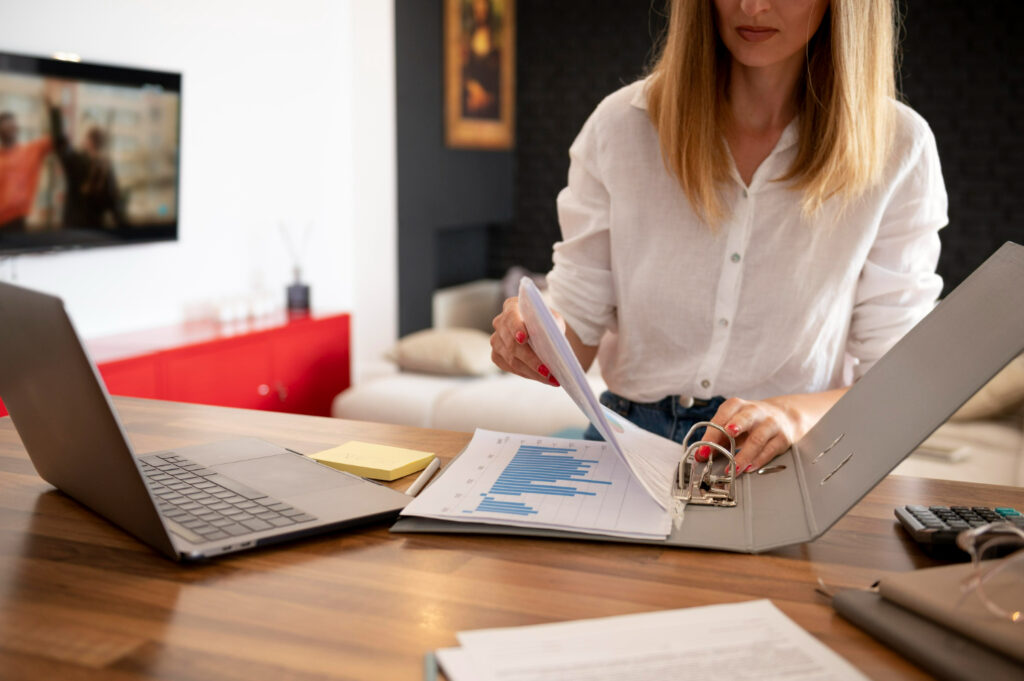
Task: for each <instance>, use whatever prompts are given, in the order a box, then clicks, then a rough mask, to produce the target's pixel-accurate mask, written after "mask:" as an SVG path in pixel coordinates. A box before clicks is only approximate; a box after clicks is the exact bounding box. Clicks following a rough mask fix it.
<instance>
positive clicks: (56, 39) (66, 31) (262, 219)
mask: <svg viewBox="0 0 1024 681" xmlns="http://www.w3.org/2000/svg"><path fill="white" fill-rule="evenodd" d="M3 4H4V9H3V16H4V18H3V21H2V22H0V46H2V49H5V50H7V51H11V52H20V53H25V54H30V55H49V54H51V53H53V52H56V51H67V52H75V53H78V54H80V55H81V56H82V58H83V60H84V61H91V62H96V63H109V64H122V65H128V66H139V67H146V68H153V69H157V70H168V71H178V72H181V73H182V74H183V82H182V87H183V94H182V97H183V112H182V157H181V185H180V189H181V194H180V205H179V208H180V220H179V241H177V242H174V243H163V244H153V245H139V246H124V247H118V248H107V249H96V250H89V251H79V252H69V253H57V254H44V255H26V256H20V257H18V258H17V259H16V260H15V261H14V262H11V261H6V262H4V263H3V264H0V278H3V279H5V280H11V279H12V278H16V279H17V282H18V283H19V284H22V285H25V286H29V287H33V288H38V289H41V290H45V291H49V292H52V293H55V294H57V295H60V296H62V297H63V298H64V300H65V302H66V304H67V306H68V309H69V310H70V311H71V313H72V316H73V317H74V319H75V322H76V325H77V326H78V328H79V331H80V333H81V334H82V335H83V336H85V337H87V338H89V337H95V336H101V335H106V334H110V333H117V332H122V331H129V330H135V329H143V328H150V327H154V326H161V325H167V324H174V323H177V322H178V321H180V320H182V319H183V318H184V317H185V315H186V311H187V310H189V309H191V308H192V307H194V306H196V305H198V304H202V303H209V302H216V301H218V300H221V299H223V298H225V297H232V296H248V295H252V294H256V293H258V292H260V291H263V292H268V293H269V295H272V296H275V297H277V298H278V299H279V300H281V301H282V305H283V298H284V287H285V286H286V285H287V283H288V281H289V279H290V276H291V274H290V272H291V266H290V262H289V259H288V256H287V251H286V248H285V245H284V243H283V241H282V238H281V236H280V233H279V230H278V227H277V224H278V222H279V221H281V220H284V221H285V222H286V223H287V224H288V226H289V227H290V228H291V229H292V230H293V232H294V233H296V234H301V232H302V231H303V229H304V227H305V225H306V224H307V223H310V222H312V224H313V231H312V233H311V236H310V238H309V242H308V244H307V247H306V249H305V253H304V271H305V279H306V280H307V282H308V283H310V284H311V286H312V296H313V305H314V308H315V309H317V310H319V311H335V310H351V311H353V312H354V316H353V322H354V324H355V341H356V345H357V348H361V350H362V352H363V353H369V354H371V355H372V354H377V353H379V352H380V349H381V348H382V347H385V346H386V345H387V344H388V343H390V342H391V340H392V339H393V338H394V328H393V327H394V318H395V309H396V294H395V288H396V285H395V283H394V280H395V270H394V264H393V262H394V234H395V216H394V172H395V170H394V160H393V157H394V132H393V127H394V126H393V107H394V101H393V100H394V96H393V92H394V68H393V54H394V50H393V47H394V46H393V41H394V40H393V34H394V26H393V21H394V20H393V16H392V14H393V8H392V3H391V2H385V1H384V0H349V1H338V0H289V1H288V2H279V1H277V0H249V1H247V2H243V1H241V0H173V1H156V0H104V1H102V2H101V1H99V0H91V1H88V2H85V1H82V0H32V2H7V1H6V0H5V1H4V3H3ZM357 23H359V24H365V26H363V25H358V26H357V25H356V24H357ZM364 29H365V30H364ZM357 55H359V57H358V58H356V56H357ZM357 88H361V89H363V92H360V93H359V95H358V96H356V92H357V91H358V90H357ZM363 166H365V168H363ZM357 169H360V170H359V171H357ZM367 282H369V283H370V284H371V285H372V288H371V289H367V288H366V283H367ZM363 314H365V315H366V317H367V321H368V322H370V323H369V324H364V323H363V320H361V319H360V316H361V315H363Z"/></svg>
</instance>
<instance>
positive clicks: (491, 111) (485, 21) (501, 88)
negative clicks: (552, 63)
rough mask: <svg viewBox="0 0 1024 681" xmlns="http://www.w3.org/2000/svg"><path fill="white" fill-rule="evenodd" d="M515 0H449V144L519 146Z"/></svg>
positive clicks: (446, 66) (458, 146)
mask: <svg viewBox="0 0 1024 681" xmlns="http://www.w3.org/2000/svg"><path fill="white" fill-rule="evenodd" d="M515 9H516V7H515V0H445V4H444V54H445V58H444V90H445V92H444V101H445V116H444V119H445V126H444V127H445V145H446V146H448V147H451V148H455V149H489V150H503V149H511V148H513V147H514V146H515V91H516V88H515V34H516V32H515V16H516V12H515Z"/></svg>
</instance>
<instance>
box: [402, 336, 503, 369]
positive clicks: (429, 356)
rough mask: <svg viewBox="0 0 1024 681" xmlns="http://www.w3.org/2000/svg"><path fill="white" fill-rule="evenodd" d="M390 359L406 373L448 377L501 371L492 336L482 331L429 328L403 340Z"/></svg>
mask: <svg viewBox="0 0 1024 681" xmlns="http://www.w3.org/2000/svg"><path fill="white" fill-rule="evenodd" d="M390 355H391V358H392V359H393V360H394V361H395V362H396V363H397V364H398V366H399V367H401V368H402V369H403V370H404V371H419V372H423V373H427V374H442V375H446V376H485V375H487V374H493V373H496V372H497V371H498V367H496V366H495V365H494V363H493V362H492V361H491V341H490V336H489V335H488V334H487V333H485V332H483V331H480V330H479V329H465V328H448V329H426V330H424V331H417V332H416V333H411V334H409V335H408V336H405V337H403V338H401V339H400V340H399V341H398V342H397V343H396V344H395V346H394V347H393V348H392V349H391V353H390Z"/></svg>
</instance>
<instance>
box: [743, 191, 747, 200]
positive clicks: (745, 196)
mask: <svg viewBox="0 0 1024 681" xmlns="http://www.w3.org/2000/svg"><path fill="white" fill-rule="evenodd" d="M743 198H747V190H746V189H744V190H743Z"/></svg>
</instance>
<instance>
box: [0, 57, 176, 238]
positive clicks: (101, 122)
mask: <svg viewBox="0 0 1024 681" xmlns="http://www.w3.org/2000/svg"><path fill="white" fill-rule="evenodd" d="M180 111H181V98H180V76H179V75H177V74H167V73H161V72H152V71H143V70H138V69H125V68H118V67H108V66H95V65H85V64H76V63H70V62H61V61H57V60H50V59H38V58H32V57H21V56H17V55H3V54H0V251H8V252H10V251H15V252H17V251H32V250H48V249H56V248H66V247H81V246H100V245H108V244H117V243H130V242H140V241H154V240H162V239H174V238H176V236H177V225H178V167H179V130H180Z"/></svg>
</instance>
